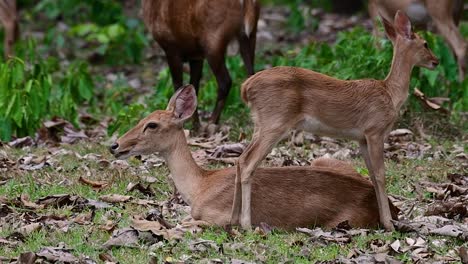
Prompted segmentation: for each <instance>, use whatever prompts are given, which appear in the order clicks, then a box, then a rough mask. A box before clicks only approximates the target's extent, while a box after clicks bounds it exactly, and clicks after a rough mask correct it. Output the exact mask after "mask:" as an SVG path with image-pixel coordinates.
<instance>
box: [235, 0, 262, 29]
mask: <svg viewBox="0 0 468 264" xmlns="http://www.w3.org/2000/svg"><path fill="white" fill-rule="evenodd" d="M239 1H240V2H241V6H242V8H243V14H244V31H245V34H246V35H247V36H250V35H251V34H252V32H253V31H254V29H255V28H256V27H257V20H258V16H259V4H258V0H239Z"/></svg>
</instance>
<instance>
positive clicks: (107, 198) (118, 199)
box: [99, 194, 132, 203]
mask: <svg viewBox="0 0 468 264" xmlns="http://www.w3.org/2000/svg"><path fill="white" fill-rule="evenodd" d="M99 199H100V200H102V201H104V202H108V203H124V202H128V201H130V199H132V196H129V195H120V194H108V195H101V196H100V197H99Z"/></svg>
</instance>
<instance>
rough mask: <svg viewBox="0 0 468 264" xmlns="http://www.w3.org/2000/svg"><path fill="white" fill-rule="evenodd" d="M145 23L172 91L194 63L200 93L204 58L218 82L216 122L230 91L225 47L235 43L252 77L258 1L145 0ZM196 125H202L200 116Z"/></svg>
mask: <svg viewBox="0 0 468 264" xmlns="http://www.w3.org/2000/svg"><path fill="white" fill-rule="evenodd" d="M142 10H143V19H144V21H145V24H146V26H147V28H148V29H149V30H150V31H151V33H152V34H153V37H154V39H155V40H156V41H157V42H158V44H159V45H160V46H161V48H162V49H163V50H164V52H165V53H166V58H167V62H168V65H169V69H170V71H171V76H172V82H173V84H174V88H175V89H177V88H179V87H181V86H182V83H183V62H184V61H188V62H189V64H190V83H191V84H193V86H195V89H196V91H197V94H198V88H199V84H200V78H201V76H202V70H203V60H204V59H205V58H206V59H207V61H208V64H209V65H210V68H211V70H212V71H213V73H214V75H215V76H216V81H217V83H218V98H217V100H216V106H215V108H214V111H213V113H212V115H211V122H213V123H218V122H219V118H220V116H221V112H222V110H223V108H224V105H225V103H226V97H227V96H228V94H229V90H230V88H231V84H232V81H231V77H230V75H229V72H228V69H227V67H226V64H225V56H226V48H227V46H228V44H229V42H230V41H231V40H233V39H234V38H237V40H238V42H239V50H240V54H241V56H242V59H243V61H244V64H245V67H246V69H247V73H248V74H249V76H250V75H252V74H254V58H255V42H256V32H257V21H258V17H259V12H260V6H259V4H258V1H256V0H217V1H212V0H178V1H173V0H143V3H142ZM194 126H195V127H198V126H199V118H198V113H197V112H195V114H194Z"/></svg>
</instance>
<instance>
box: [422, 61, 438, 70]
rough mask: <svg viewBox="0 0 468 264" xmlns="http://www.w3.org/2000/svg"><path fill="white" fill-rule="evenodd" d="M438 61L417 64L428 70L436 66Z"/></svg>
mask: <svg viewBox="0 0 468 264" xmlns="http://www.w3.org/2000/svg"><path fill="white" fill-rule="evenodd" d="M437 65H438V63H434V62H432V61H431V62H429V63H427V64H423V65H419V66H420V67H423V68H426V69H428V70H434V69H435V68H436V67H437Z"/></svg>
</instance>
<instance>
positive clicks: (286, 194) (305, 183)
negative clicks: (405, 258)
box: [110, 85, 397, 229]
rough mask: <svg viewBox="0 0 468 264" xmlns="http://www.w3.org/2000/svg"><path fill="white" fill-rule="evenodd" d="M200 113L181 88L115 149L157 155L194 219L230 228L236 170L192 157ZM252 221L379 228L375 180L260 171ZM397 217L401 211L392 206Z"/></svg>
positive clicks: (298, 170) (328, 168)
mask: <svg viewBox="0 0 468 264" xmlns="http://www.w3.org/2000/svg"><path fill="white" fill-rule="evenodd" d="M196 108H197V97H196V91H195V89H194V87H193V86H192V85H188V86H185V87H183V88H181V89H179V90H178V91H177V92H176V93H175V94H174V95H173V97H172V99H171V100H170V102H169V105H168V107H167V109H166V110H165V111H164V110H158V111H155V112H153V113H152V114H150V115H149V116H148V117H146V118H144V119H143V120H141V121H140V122H139V123H138V125H136V126H135V127H134V128H133V129H131V130H130V131H128V132H127V133H126V134H125V135H123V136H122V137H121V138H119V139H118V140H117V141H116V142H115V143H114V144H113V145H112V146H111V148H110V150H111V152H112V153H113V154H114V155H115V157H117V158H126V157H129V156H133V155H146V154H151V153H154V152H158V153H159V154H160V155H161V156H162V157H163V158H164V159H165V160H166V163H167V165H168V167H169V169H170V172H171V175H172V178H173V181H174V183H175V185H176V187H177V189H178V190H179V192H180V194H181V195H182V197H183V199H184V201H185V202H187V203H188V204H189V205H190V206H191V215H192V217H193V218H194V219H195V220H201V221H205V222H208V223H210V224H214V225H220V226H224V225H228V224H229V222H230V219H231V205H232V201H233V194H234V182H235V175H236V170H235V168H227V169H219V170H204V169H202V168H200V167H199V166H198V165H197V164H196V163H195V161H194V160H193V158H192V155H191V152H190V149H189V147H188V145H187V141H186V138H185V134H184V130H183V123H184V122H185V121H186V120H188V119H189V118H190V117H191V116H192V115H193V113H194V112H195V111H196ZM253 190H254V195H253V196H252V208H253V214H252V221H253V223H254V224H260V223H261V222H265V223H268V224H269V225H272V226H275V227H281V228H286V229H293V228H295V227H305V226H316V225H320V226H325V227H330V228H331V227H335V226H336V225H337V224H339V223H341V222H343V221H346V220H347V221H348V222H349V224H350V225H351V226H354V227H375V226H377V225H378V223H379V214H378V205H377V203H376V201H375V193H374V189H373V187H372V184H371V183H370V181H368V180H366V179H364V178H363V177H362V176H361V175H359V174H358V173H357V172H356V171H354V170H353V168H352V167H351V166H350V165H348V164H346V163H344V162H341V161H337V160H329V159H320V160H316V161H315V162H314V164H313V166H312V167H285V168H259V169H258V170H257V171H256V172H255V178H254V180H253ZM392 209H393V210H394V211H393V213H394V214H393V216H394V217H396V214H397V211H396V210H397V209H396V208H395V207H393V206H392Z"/></svg>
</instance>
